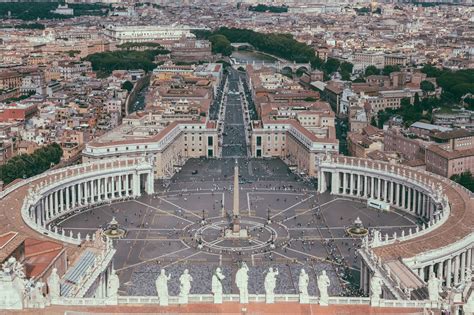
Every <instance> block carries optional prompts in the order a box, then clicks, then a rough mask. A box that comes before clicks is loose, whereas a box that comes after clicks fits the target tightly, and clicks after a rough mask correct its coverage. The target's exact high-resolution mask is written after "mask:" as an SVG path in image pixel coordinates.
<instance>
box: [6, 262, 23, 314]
mask: <svg viewBox="0 0 474 315" xmlns="http://www.w3.org/2000/svg"><path fill="white" fill-rule="evenodd" d="M25 285H26V279H25V273H24V271H23V265H22V264H21V263H20V262H18V261H17V260H16V259H15V257H10V258H8V260H7V261H6V262H4V263H3V264H2V266H1V270H0V309H7V310H12V309H23V307H24V300H25V289H26V287H25Z"/></svg>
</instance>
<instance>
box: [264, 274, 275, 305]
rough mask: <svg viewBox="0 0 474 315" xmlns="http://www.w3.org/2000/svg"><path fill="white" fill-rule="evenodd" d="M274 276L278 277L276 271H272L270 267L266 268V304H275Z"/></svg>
mask: <svg viewBox="0 0 474 315" xmlns="http://www.w3.org/2000/svg"><path fill="white" fill-rule="evenodd" d="M276 276H278V269H275V270H273V268H272V267H270V268H268V272H267V275H266V276H265V283H264V286H265V298H266V302H267V303H274V302H275V293H274V290H275V287H276Z"/></svg>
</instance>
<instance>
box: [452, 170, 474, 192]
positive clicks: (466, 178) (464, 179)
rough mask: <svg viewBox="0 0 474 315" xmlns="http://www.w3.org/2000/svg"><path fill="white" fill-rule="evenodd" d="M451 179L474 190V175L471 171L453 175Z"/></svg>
mask: <svg viewBox="0 0 474 315" xmlns="http://www.w3.org/2000/svg"><path fill="white" fill-rule="evenodd" d="M451 179H452V180H453V181H455V182H456V183H458V184H460V185H462V186H464V187H466V188H467V189H469V190H470V191H472V192H474V176H473V175H472V173H471V172H470V171H467V172H464V173H462V174H458V175H453V176H451Z"/></svg>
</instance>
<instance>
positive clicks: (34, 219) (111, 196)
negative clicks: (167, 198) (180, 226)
mask: <svg viewBox="0 0 474 315" xmlns="http://www.w3.org/2000/svg"><path fill="white" fill-rule="evenodd" d="M153 191H154V185H153V166H152V165H151V164H150V163H149V162H148V161H146V160H145V159H115V160H103V161H98V162H93V163H86V164H81V165H77V166H72V167H67V168H64V169H61V171H60V172H54V173H45V174H44V175H43V176H42V177H40V178H37V179H36V180H35V182H34V184H30V187H29V189H28V192H27V194H26V196H25V197H24V201H23V205H22V208H21V215H22V218H23V221H24V222H25V223H26V224H27V225H28V226H29V227H30V228H32V229H34V230H36V231H37V232H40V233H42V234H45V235H47V236H49V237H52V238H54V239H56V240H59V241H62V242H66V243H70V244H75V245H78V244H80V243H81V241H82V240H83V239H82V237H81V235H80V233H78V234H77V235H73V234H72V232H70V233H69V234H67V235H66V234H65V232H64V230H62V231H61V232H59V230H58V229H57V227H54V228H52V227H51V226H52V225H51V223H52V222H54V221H55V220H57V219H59V218H60V217H64V216H66V215H68V214H71V213H74V212H77V211H81V210H86V209H89V208H91V207H94V206H98V205H100V204H104V203H109V202H112V201H117V200H124V199H129V198H134V197H138V196H140V195H141V194H142V193H147V194H151V193H153ZM87 238H88V237H87ZM87 238H86V239H87Z"/></svg>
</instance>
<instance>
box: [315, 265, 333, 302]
mask: <svg viewBox="0 0 474 315" xmlns="http://www.w3.org/2000/svg"><path fill="white" fill-rule="evenodd" d="M330 285H331V281H330V280H329V277H328V276H327V274H326V270H323V271H322V273H321V275H319V276H318V289H319V305H324V306H326V305H328V304H329V295H328V288H329V286H330Z"/></svg>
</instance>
